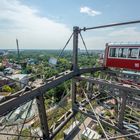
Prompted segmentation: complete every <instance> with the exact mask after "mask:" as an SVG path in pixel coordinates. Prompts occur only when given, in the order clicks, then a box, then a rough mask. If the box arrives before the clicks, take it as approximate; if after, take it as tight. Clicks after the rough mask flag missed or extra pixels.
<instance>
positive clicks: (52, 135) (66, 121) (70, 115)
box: [50, 111, 76, 140]
mask: <svg viewBox="0 0 140 140" xmlns="http://www.w3.org/2000/svg"><path fill="white" fill-rule="evenodd" d="M74 115H76V114H75V113H74V112H73V111H72V112H71V113H70V114H69V115H68V116H67V117H66V118H65V120H64V121H63V122H61V123H60V125H58V126H57V127H56V128H55V130H54V131H53V132H52V133H51V134H50V139H51V140H52V139H53V138H54V137H55V136H56V135H57V133H58V132H60V130H61V129H62V128H63V127H64V126H65V125H66V124H67V123H68V122H69V121H70V119H71V118H73V117H74Z"/></svg>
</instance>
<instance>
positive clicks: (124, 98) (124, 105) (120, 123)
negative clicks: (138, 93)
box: [118, 91, 127, 129]
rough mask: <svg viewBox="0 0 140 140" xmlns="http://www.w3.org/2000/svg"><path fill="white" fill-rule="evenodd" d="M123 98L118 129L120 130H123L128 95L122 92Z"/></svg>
mask: <svg viewBox="0 0 140 140" xmlns="http://www.w3.org/2000/svg"><path fill="white" fill-rule="evenodd" d="M122 92H123V93H122V98H121V106H120V111H119V114H118V115H119V116H118V117H119V118H118V127H119V128H120V129H122V128H123V120H124V115H125V108H126V100H127V93H125V92H124V91H122Z"/></svg>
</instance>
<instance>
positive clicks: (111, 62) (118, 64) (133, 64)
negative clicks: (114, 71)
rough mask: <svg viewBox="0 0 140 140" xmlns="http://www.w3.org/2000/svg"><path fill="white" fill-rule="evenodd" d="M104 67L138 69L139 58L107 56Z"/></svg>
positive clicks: (139, 67) (139, 68) (139, 64)
mask: <svg viewBox="0 0 140 140" xmlns="http://www.w3.org/2000/svg"><path fill="white" fill-rule="evenodd" d="M106 67H114V68H124V69H130V70H139V71H140V60H131V59H120V58H119V59H117V58H115V59H114V58H107V61H106Z"/></svg>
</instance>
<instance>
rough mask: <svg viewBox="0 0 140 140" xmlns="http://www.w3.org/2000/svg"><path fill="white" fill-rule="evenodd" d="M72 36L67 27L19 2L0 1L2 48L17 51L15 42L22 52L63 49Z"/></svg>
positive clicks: (15, 0)
mask: <svg viewBox="0 0 140 140" xmlns="http://www.w3.org/2000/svg"><path fill="white" fill-rule="evenodd" d="M70 34H71V30H70V29H69V28H68V27H67V26H66V25H65V24H62V23H58V22H56V21H53V20H50V19H49V18H47V17H42V16H39V11H38V9H34V8H31V7H29V6H27V5H24V4H22V3H21V2H20V1H18V0H12V1H11V0H1V1H0V46H1V47H0V48H15V46H16V45H15V44H16V43H15V39H16V38H18V39H19V42H21V44H20V46H21V48H27V49H28V48H32V49H55V48H62V47H63V45H64V44H65V42H66V41H67V39H68V37H69V36H70ZM56 45H57V46H56Z"/></svg>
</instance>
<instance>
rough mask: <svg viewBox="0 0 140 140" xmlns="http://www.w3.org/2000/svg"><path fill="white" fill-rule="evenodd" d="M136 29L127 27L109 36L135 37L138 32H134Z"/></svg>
mask: <svg viewBox="0 0 140 140" xmlns="http://www.w3.org/2000/svg"><path fill="white" fill-rule="evenodd" d="M136 30H137V29H136V27H127V28H123V29H120V30H115V31H112V32H111V33H110V34H109V36H137V35H140V32H138V31H136Z"/></svg>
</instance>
